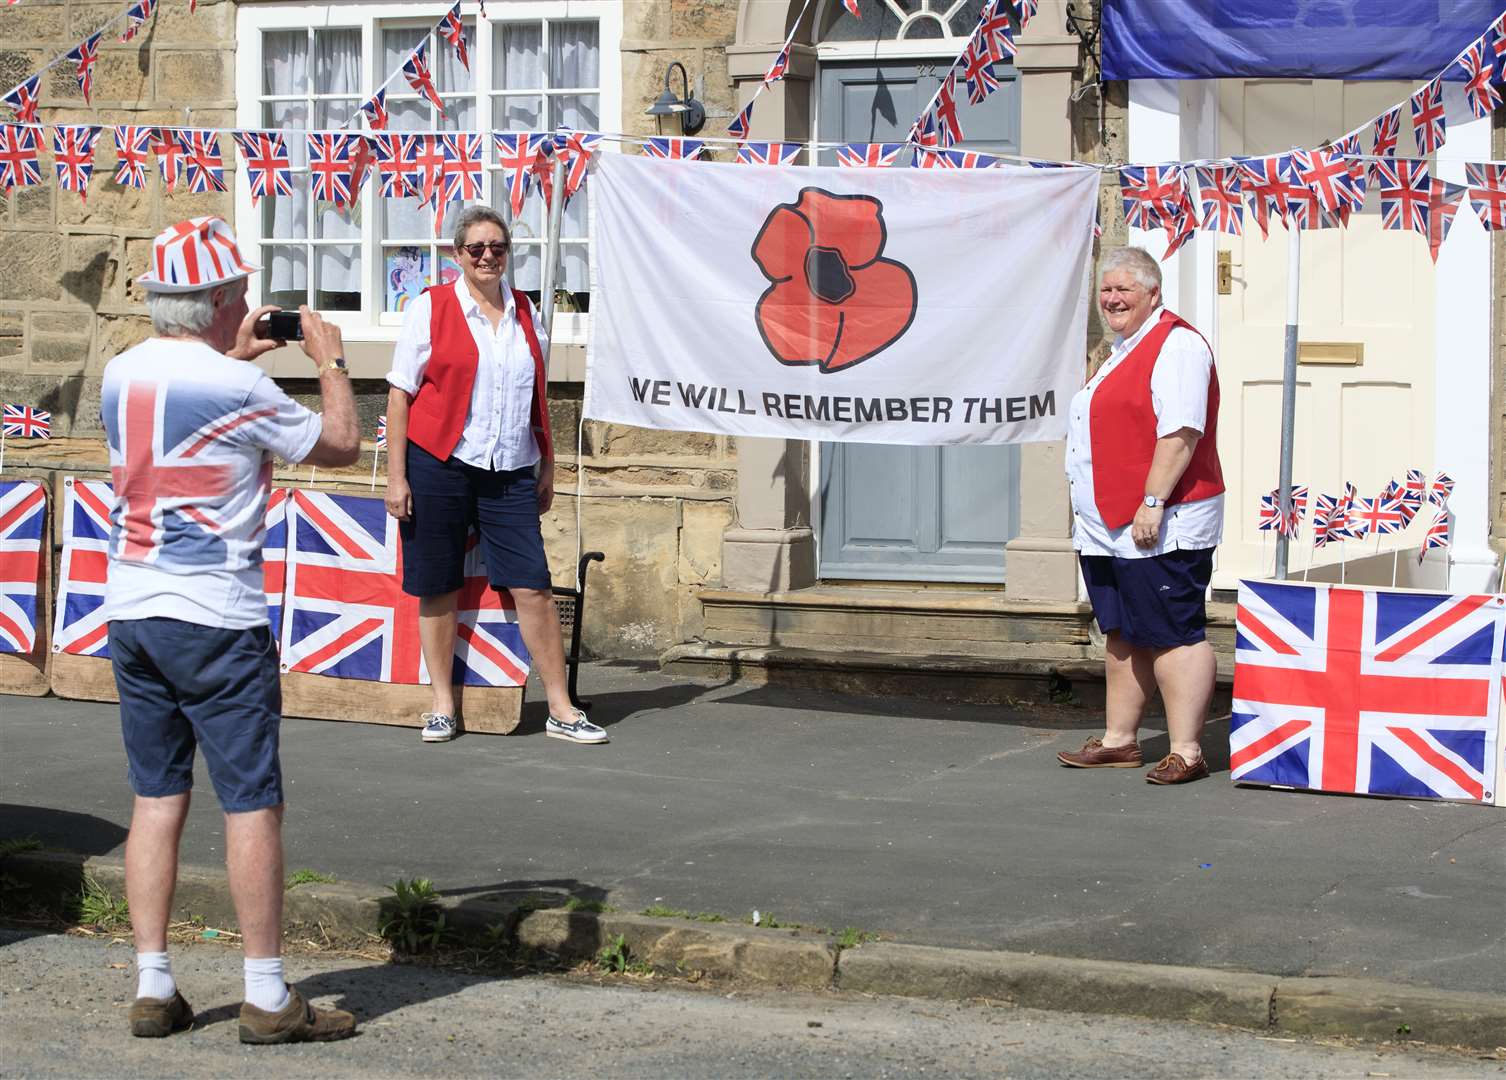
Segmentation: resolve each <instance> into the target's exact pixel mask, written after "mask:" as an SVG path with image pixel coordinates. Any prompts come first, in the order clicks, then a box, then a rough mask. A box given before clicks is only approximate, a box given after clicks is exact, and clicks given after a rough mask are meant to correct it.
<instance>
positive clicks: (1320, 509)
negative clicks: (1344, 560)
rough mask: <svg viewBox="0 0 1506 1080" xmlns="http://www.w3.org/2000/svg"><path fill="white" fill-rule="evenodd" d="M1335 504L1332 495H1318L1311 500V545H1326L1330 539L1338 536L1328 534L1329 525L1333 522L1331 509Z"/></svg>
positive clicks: (1317, 546)
mask: <svg viewBox="0 0 1506 1080" xmlns="http://www.w3.org/2000/svg"><path fill="white" fill-rule="evenodd" d="M1334 506H1335V501H1334V497H1333V496H1332V495H1319V496H1318V497H1317V498H1316V499H1315V500H1313V547H1314V548H1321V547H1327V546H1328V542H1329V541H1330V540H1334V539H1338V537H1334V536H1331V535H1330V534H1329V527H1330V526H1331V525H1332V523H1333V510H1334Z"/></svg>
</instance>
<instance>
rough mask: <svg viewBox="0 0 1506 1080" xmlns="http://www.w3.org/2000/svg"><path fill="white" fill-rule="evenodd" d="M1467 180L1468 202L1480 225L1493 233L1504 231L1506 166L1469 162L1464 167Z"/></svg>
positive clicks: (1505, 223) (1505, 226)
mask: <svg viewBox="0 0 1506 1080" xmlns="http://www.w3.org/2000/svg"><path fill="white" fill-rule="evenodd" d="M1464 175H1465V177H1466V179H1468V180H1469V202H1470V205H1471V206H1473V207H1474V208H1475V213H1476V214H1477V215H1479V218H1480V224H1481V225H1484V226H1485V227H1486V228H1487V229H1490V230H1492V231H1495V230H1497V229H1506V165H1491V164H1488V163H1487V164H1480V163H1477V162H1473V161H1472V162H1469V163H1468V164H1466V165H1465V166H1464Z"/></svg>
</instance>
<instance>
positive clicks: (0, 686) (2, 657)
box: [0, 475, 56, 697]
mask: <svg viewBox="0 0 1506 1080" xmlns="http://www.w3.org/2000/svg"><path fill="white" fill-rule="evenodd" d="M6 479H21V480H40V481H42V485H43V487H47V478H46V476H45V475H38V476H24V475H23V476H19V477H13V476H7V477H6ZM53 506H54V503H53V501H52V493H51V491H49V492H48V496H47V509H46V510H45V511H44V513H46V515H47V518H46V519H45V520H44V521H43V523H42V558H41V576H42V580H41V581H40V582H39V583H38V584H37V640H36V644H35V645H34V646H32V650H31V652H30V653H28V654H26V655H24V656H23V655H21V654H20V653H0V694H21V695H24V696H25V697H44V696H45V695H46V694H47V690H48V687H49V685H50V683H49V682H48V669H49V667H50V665H51V662H52V605H53V603H54V598H53V595H52V544H51V542H50V538H51V536H52V530H51V528H50V527H49V525H48V522H50V521H51V520H52V518H53V517H55V516H56V515H55V514H54V513H53Z"/></svg>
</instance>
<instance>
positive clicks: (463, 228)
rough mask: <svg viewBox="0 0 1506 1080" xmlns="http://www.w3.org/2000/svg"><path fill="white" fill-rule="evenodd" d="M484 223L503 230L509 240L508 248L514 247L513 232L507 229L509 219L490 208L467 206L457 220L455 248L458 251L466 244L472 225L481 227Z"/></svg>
mask: <svg viewBox="0 0 1506 1080" xmlns="http://www.w3.org/2000/svg"><path fill="white" fill-rule="evenodd" d="M482 222H490V223H491V224H493V225H495V226H496V227H497V228H499V229H501V230H502V235H503V237H504V238H506V240H507V246H508V247H512V230H511V229H509V228H508V227H507V219H506V218H504V217H503V216H502V215H501V214H499V213H497V212H496V211H495V210H493V209H492V208H491V207H490V206H481V205H476V206H467V207H466V208H465V209H464V210H462V211H460V217H458V218H456V219H455V247H456V249H457V250H458V249H459V248H460V246H461V245H462V244H464V243H465V234H466V232H467V231H468V230H469V229H470V227H471V226H472V225H480V224H481V223H482Z"/></svg>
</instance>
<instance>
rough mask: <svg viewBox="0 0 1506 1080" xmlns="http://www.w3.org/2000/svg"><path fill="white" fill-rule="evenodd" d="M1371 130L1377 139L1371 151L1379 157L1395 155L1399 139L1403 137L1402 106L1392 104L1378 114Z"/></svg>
mask: <svg viewBox="0 0 1506 1080" xmlns="http://www.w3.org/2000/svg"><path fill="white" fill-rule="evenodd" d="M1371 130H1372V131H1373V132H1374V135H1375V141H1374V144H1373V145H1372V146H1371V149H1370V152H1371V153H1372V154H1375V155H1376V156H1377V157H1394V156H1395V155H1396V143H1397V140H1399V139H1400V138H1401V106H1400V105H1395V106H1392V107H1391V108H1389V109H1387V110H1386V111H1385V112H1383V113H1381V114H1380V115H1379V116H1377V117H1376V118H1375V125H1374V127H1373V128H1372V129H1371Z"/></svg>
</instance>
